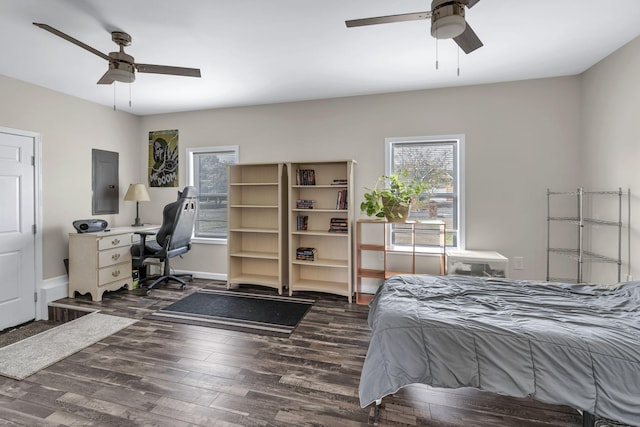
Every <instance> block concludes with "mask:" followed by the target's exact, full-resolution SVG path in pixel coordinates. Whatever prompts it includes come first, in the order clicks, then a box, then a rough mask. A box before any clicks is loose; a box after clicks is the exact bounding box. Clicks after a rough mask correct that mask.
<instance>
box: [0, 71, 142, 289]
mask: <svg viewBox="0 0 640 427" xmlns="http://www.w3.org/2000/svg"><path fill="white" fill-rule="evenodd" d="M0 93H2V96H0V126H2V127H7V128H13V129H22V130H28V131H32V132H38V133H40V135H41V138H42V165H41V170H42V212H43V214H42V216H43V224H42V225H43V239H42V240H43V242H42V245H43V248H42V252H43V279H49V278H53V277H57V276H61V275H64V274H65V270H64V264H63V260H64V258H67V256H68V233H70V232H75V230H74V229H73V227H72V225H71V223H72V222H73V220H75V219H83V218H92V215H91V149H93V148H97V149H102V150H108V151H116V152H118V153H119V163H120V165H119V169H120V193H121V199H122V197H124V192H125V191H126V190H127V186H128V185H129V183H130V182H132V181H133V180H134V176H137V174H138V168H139V167H140V163H141V161H140V157H139V150H138V147H139V146H140V141H139V140H138V136H139V130H138V129H139V120H140V119H139V118H138V117H137V116H133V115H131V114H127V113H123V112H119V111H113V110H112V109H111V108H107V107H103V106H99V105H97V104H94V103H91V102H86V101H82V100H80V99H78V98H74V97H71V96H67V95H63V94H60V93H57V92H54V91H51V90H48V89H43V88H41V87H38V86H34V85H30V84H27V83H23V82H20V81H18V80H15V79H11V78H8V77H3V76H0ZM134 217H135V206H134V205H132V204H129V203H123V202H121V203H120V214H118V215H101V216H99V218H104V219H106V220H107V221H108V222H109V225H110V226H118V225H129V224H131V221H132V220H133V218H134Z"/></svg>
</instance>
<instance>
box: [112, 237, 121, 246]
mask: <svg viewBox="0 0 640 427" xmlns="http://www.w3.org/2000/svg"><path fill="white" fill-rule="evenodd" d="M119 243H120V239H113V240H112V241H111V244H112V245H114V246H115V245H117V244H119Z"/></svg>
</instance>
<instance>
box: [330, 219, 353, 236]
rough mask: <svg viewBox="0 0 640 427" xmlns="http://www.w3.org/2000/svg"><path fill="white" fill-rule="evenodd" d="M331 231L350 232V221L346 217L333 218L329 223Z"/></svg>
mask: <svg viewBox="0 0 640 427" xmlns="http://www.w3.org/2000/svg"><path fill="white" fill-rule="evenodd" d="M329 232H330V233H348V232H349V223H348V221H347V219H346V218H331V222H330V224H329Z"/></svg>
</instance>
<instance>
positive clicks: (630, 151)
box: [580, 38, 640, 282]
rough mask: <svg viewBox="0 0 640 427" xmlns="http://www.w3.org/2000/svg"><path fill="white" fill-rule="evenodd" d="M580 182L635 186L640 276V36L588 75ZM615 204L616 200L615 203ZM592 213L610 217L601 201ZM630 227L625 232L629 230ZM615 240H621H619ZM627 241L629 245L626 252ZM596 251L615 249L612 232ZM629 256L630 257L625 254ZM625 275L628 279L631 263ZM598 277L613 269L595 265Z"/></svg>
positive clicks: (638, 273) (634, 254) (634, 252)
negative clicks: (627, 274)
mask: <svg viewBox="0 0 640 427" xmlns="http://www.w3.org/2000/svg"><path fill="white" fill-rule="evenodd" d="M581 93H582V102H581V106H582V110H581V111H582V112H581V115H582V126H581V131H582V133H581V146H580V153H581V167H580V172H581V173H580V175H581V177H580V181H581V182H583V183H584V185H585V187H588V188H592V189H596V190H598V189H611V188H614V189H615V188H618V187H622V188H623V189H625V190H626V189H627V188H630V189H631V192H632V196H631V260H632V261H631V263H632V271H631V275H632V277H633V278H635V279H636V280H638V279H640V262H638V259H639V258H638V253H640V252H639V251H640V221H639V218H640V216H638V212H640V173H639V172H638V170H639V167H638V164H639V161H640V139H639V135H640V38H636V39H635V40H633V41H631V42H630V43H629V44H627V45H626V46H624V47H622V48H621V49H619V50H618V51H616V52H614V53H613V54H612V55H610V56H608V57H607V58H605V59H604V60H603V61H601V62H600V63H598V64H596V65H595V66H593V67H592V68H591V69H589V70H588V71H587V72H585V73H584V74H583V76H582V82H581ZM609 206H610V205H609ZM590 209H591V210H592V212H591V214H592V215H594V216H600V217H601V218H608V216H607V214H608V213H609V214H610V212H607V210H606V209H605V208H604V207H603V206H602V205H600V204H598V205H596V204H594V206H592V207H590ZM626 232H627V230H626V229H625V230H624V233H623V235H626ZM614 243H615V242H614ZM626 245H627V241H626V239H625V241H624V244H623V249H624V250H623V253H624V252H626ZM590 247H591V248H592V249H593V250H594V251H601V250H603V248H610V247H611V242H607V239H606V236H597V238H596V239H594V241H592V242H590ZM625 261H626V257H625ZM624 267H625V268H624V269H623V276H622V280H625V279H626V265H625V266H624ZM592 270H593V281H596V282H598V281H611V277H612V269H611V268H605V266H602V265H596V266H594V268H593V269H592Z"/></svg>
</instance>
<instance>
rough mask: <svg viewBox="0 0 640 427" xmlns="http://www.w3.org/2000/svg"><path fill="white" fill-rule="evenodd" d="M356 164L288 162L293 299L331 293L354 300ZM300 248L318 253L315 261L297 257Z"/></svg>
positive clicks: (346, 161) (290, 266) (342, 162)
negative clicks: (303, 223) (302, 226)
mask: <svg viewBox="0 0 640 427" xmlns="http://www.w3.org/2000/svg"><path fill="white" fill-rule="evenodd" d="M354 166H355V161H353V160H343V161H330V162H309V163H306V162H305V163H288V164H287V168H286V169H287V171H288V179H287V181H288V224H287V225H288V229H289V233H288V236H289V238H288V247H289V249H288V250H289V252H288V253H289V257H288V258H289V261H288V264H289V295H293V292H295V291H316V292H326V293H332V294H337V295H343V296H346V297H347V298H348V300H349V302H351V300H352V295H353V279H352V236H353V230H352V228H353V227H352V225H353V207H354V203H353V200H354V199H353V169H354ZM300 171H305V172H304V174H303V173H301V172H300ZM301 177H313V180H308V179H301ZM298 201H311V202H312V203H310V204H309V203H299V202H298ZM309 205H311V206H312V208H311V209H308V208H306V207H308V206H309ZM303 206H304V207H303ZM298 216H307V217H308V218H307V229H306V230H299V229H298V226H297V225H298ZM332 218H334V222H333V225H334V226H332ZM345 225H346V227H345ZM330 230H331V231H330ZM301 247H306V248H315V249H317V254H316V257H315V259H314V260H313V261H310V260H300V259H296V250H297V248H301Z"/></svg>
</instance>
